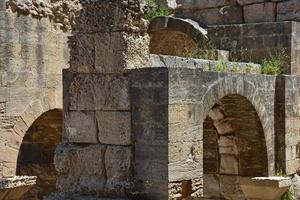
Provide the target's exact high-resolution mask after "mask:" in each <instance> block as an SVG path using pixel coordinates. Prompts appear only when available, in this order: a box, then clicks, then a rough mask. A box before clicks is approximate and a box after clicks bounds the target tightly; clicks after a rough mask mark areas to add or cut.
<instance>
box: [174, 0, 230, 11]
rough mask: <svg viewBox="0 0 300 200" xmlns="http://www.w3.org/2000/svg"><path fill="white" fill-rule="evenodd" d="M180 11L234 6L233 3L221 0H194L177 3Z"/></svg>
mask: <svg viewBox="0 0 300 200" xmlns="http://www.w3.org/2000/svg"><path fill="white" fill-rule="evenodd" d="M179 3H180V5H181V8H182V9H204V8H215V7H221V6H228V5H234V3H235V1H233V0H230V1H223V0H196V1H184V0H181V1H179Z"/></svg>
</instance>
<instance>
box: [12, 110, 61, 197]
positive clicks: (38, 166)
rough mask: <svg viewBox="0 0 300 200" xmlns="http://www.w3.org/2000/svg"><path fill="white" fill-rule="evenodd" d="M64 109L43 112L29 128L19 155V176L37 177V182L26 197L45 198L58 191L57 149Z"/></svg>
mask: <svg viewBox="0 0 300 200" xmlns="http://www.w3.org/2000/svg"><path fill="white" fill-rule="evenodd" d="M61 132H62V111H61V110H59V109H55V110H50V111H48V112H46V113H44V114H42V115H41V116H40V117H39V118H38V119H36V121H35V122H34V123H33V124H32V125H31V126H30V128H29V129H28V130H27V132H26V134H25V136H24V138H23V141H22V144H21V147H20V151H19V156H18V163H17V175H18V176H22V175H24V176H25V175H26V176H37V177H38V179H37V184H36V186H35V187H34V188H32V189H31V190H30V191H29V192H27V193H26V194H25V195H23V197H22V200H42V199H43V197H45V196H47V195H48V194H50V193H51V192H53V191H55V184H56V179H57V173H56V170H55V167H54V164H53V157H54V151H55V149H56V147H57V145H58V144H59V143H60V141H61Z"/></svg>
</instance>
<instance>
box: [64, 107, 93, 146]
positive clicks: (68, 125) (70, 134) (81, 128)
mask: <svg viewBox="0 0 300 200" xmlns="http://www.w3.org/2000/svg"><path fill="white" fill-rule="evenodd" d="M63 140H64V141H67V142H70V143H98V129H97V122H96V117H95V114H94V112H81V111H69V112H65V113H64V132H63Z"/></svg>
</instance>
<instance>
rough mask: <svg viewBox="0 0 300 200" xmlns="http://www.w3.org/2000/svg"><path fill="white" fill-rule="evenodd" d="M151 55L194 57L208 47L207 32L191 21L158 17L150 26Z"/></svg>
mask: <svg viewBox="0 0 300 200" xmlns="http://www.w3.org/2000/svg"><path fill="white" fill-rule="evenodd" d="M148 32H149V35H150V37H151V40H150V53H153V54H161V55H172V56H183V57H186V56H192V54H193V53H195V52H196V51H198V50H199V48H200V49H205V48H207V46H208V38H207V31H206V30H205V29H203V28H202V27H200V26H199V24H198V23H197V22H195V21H193V20H190V19H181V18H176V17H157V18H154V19H152V20H151V22H150V26H149V30H148Z"/></svg>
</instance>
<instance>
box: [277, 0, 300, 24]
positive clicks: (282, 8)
mask: <svg viewBox="0 0 300 200" xmlns="http://www.w3.org/2000/svg"><path fill="white" fill-rule="evenodd" d="M299 6H300V2H299V1H298V0H290V1H283V2H279V3H278V4H277V21H288V20H294V21H298V20H300V13H299V12H298V8H299Z"/></svg>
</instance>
